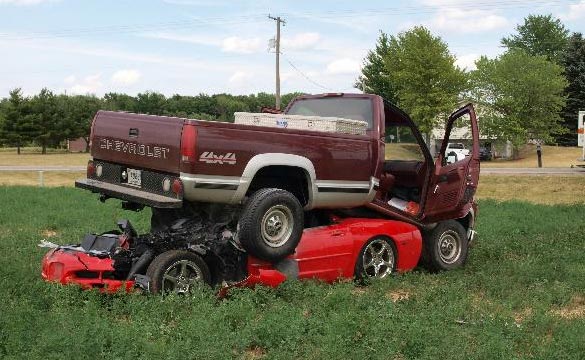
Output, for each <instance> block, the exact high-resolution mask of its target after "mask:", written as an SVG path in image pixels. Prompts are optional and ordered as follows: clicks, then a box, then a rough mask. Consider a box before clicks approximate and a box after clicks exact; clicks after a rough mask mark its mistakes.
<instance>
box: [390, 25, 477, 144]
mask: <svg viewBox="0 0 585 360" xmlns="http://www.w3.org/2000/svg"><path fill="white" fill-rule="evenodd" d="M384 65H385V67H386V73H387V74H388V75H387V78H388V81H389V83H391V84H393V86H394V89H395V90H396V99H397V103H398V105H399V106H400V107H401V108H403V109H404V110H405V111H406V112H408V113H409V114H410V116H411V117H412V119H413V120H414V122H415V123H416V124H417V125H418V127H419V128H420V130H421V132H422V133H424V134H425V135H426V137H427V141H428V139H429V138H430V133H431V131H432V130H433V129H434V128H435V127H436V126H437V125H438V124H439V121H440V120H439V118H440V116H441V115H444V114H448V113H450V112H451V111H453V110H454V109H455V108H456V107H457V103H458V96H459V95H460V94H461V93H462V92H463V91H464V90H465V89H466V88H467V76H466V75H465V73H464V72H463V71H462V70H461V69H459V68H458V67H457V66H455V57H454V56H453V55H451V53H450V52H449V49H448V48H447V44H445V43H444V42H443V41H442V40H441V38H440V37H435V36H433V35H432V34H431V33H430V32H429V30H427V29H426V28H424V27H420V26H417V27H415V28H413V29H412V30H409V31H406V32H402V33H400V34H398V36H396V37H395V36H391V37H390V41H389V46H388V53H387V54H386V55H385V57H384Z"/></svg>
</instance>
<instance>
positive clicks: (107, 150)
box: [91, 111, 185, 174]
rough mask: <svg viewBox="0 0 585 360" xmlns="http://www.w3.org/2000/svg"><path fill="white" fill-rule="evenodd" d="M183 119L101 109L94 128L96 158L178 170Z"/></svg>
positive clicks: (167, 170) (137, 165)
mask: <svg viewBox="0 0 585 360" xmlns="http://www.w3.org/2000/svg"><path fill="white" fill-rule="evenodd" d="M184 121H185V120H184V119H180V118H174V117H166V116H154V115H140V114H130V113H123V112H113V111H99V112H98V113H97V115H96V117H95V120H94V124H93V128H92V144H91V155H92V156H93V158H94V159H99V160H105V161H110V162H114V163H118V164H125V165H131V166H134V167H137V168H146V169H153V170H159V171H163V172H169V173H175V174H178V173H179V166H180V159H181V155H180V149H181V131H182V129H183V123H184Z"/></svg>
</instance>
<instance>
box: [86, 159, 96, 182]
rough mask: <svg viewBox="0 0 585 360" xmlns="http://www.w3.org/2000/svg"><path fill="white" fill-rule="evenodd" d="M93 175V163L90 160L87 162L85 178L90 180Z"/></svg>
mask: <svg viewBox="0 0 585 360" xmlns="http://www.w3.org/2000/svg"><path fill="white" fill-rule="evenodd" d="M94 175H95V163H94V162H93V161H92V160H89V161H88V162H87V177H88V178H92V177H93V176H94Z"/></svg>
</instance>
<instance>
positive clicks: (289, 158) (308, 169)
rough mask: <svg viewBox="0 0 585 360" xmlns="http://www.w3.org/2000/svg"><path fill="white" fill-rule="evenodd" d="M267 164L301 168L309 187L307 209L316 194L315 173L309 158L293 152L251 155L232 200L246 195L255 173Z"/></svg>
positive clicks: (310, 206)
mask: <svg viewBox="0 0 585 360" xmlns="http://www.w3.org/2000/svg"><path fill="white" fill-rule="evenodd" d="M267 166H290V167H296V168H301V169H303V170H304V171H305V173H306V175H307V184H308V187H309V188H308V189H307V190H308V191H307V192H308V194H309V201H308V202H307V205H306V206H305V209H306V210H309V209H311V208H312V205H313V200H314V199H315V195H316V194H317V186H316V185H315V180H316V178H317V175H316V173H315V167H314V166H313V163H312V162H311V160H309V159H307V158H306V157H304V156H300V155H293V154H283V153H264V154H258V155H256V156H254V157H252V158H251V159H250V161H249V162H248V164H247V165H246V167H245V168H244V172H243V174H242V177H241V179H240V186H239V187H238V190H237V191H236V193H235V194H234V196H233V198H232V199H233V200H234V201H239V200H241V199H243V198H244V197H245V196H246V192H247V191H248V188H249V187H250V184H251V183H252V180H253V179H254V176H255V175H256V173H258V171H259V170H260V169H262V168H265V167H267Z"/></svg>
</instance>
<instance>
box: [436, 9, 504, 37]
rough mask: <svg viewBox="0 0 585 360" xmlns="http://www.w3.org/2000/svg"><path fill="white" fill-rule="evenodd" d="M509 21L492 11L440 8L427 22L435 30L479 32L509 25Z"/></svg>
mask: <svg viewBox="0 0 585 360" xmlns="http://www.w3.org/2000/svg"><path fill="white" fill-rule="evenodd" d="M508 24H509V21H508V19H506V18H505V17H503V16H500V15H497V14H496V13H494V12H492V11H485V10H462V9H448V10H439V11H438V12H437V14H436V15H435V16H434V17H433V19H431V20H430V21H429V22H427V25H428V26H429V27H431V28H433V29H435V30H443V31H454V32H458V33H478V32H484V31H490V30H495V29H500V28H503V27H506V26H508Z"/></svg>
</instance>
